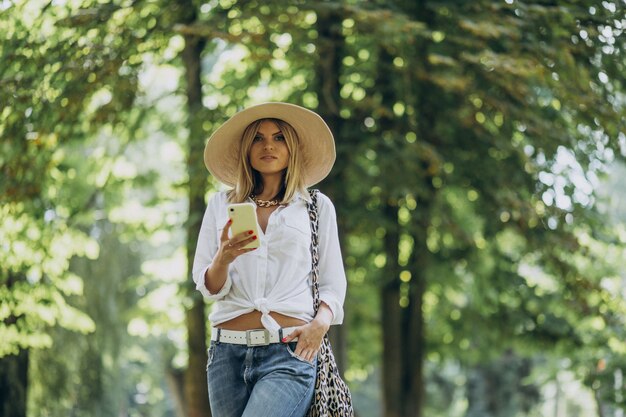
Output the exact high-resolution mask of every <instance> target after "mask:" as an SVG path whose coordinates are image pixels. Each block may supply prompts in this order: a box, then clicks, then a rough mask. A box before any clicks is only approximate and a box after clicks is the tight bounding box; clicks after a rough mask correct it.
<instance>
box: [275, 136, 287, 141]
mask: <svg viewBox="0 0 626 417" xmlns="http://www.w3.org/2000/svg"><path fill="white" fill-rule="evenodd" d="M275 139H276V140H281V141H282V140H285V137H284V136H283V135H278V136H276V137H275Z"/></svg>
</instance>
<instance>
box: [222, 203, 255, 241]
mask: <svg viewBox="0 0 626 417" xmlns="http://www.w3.org/2000/svg"><path fill="white" fill-rule="evenodd" d="M228 217H229V218H230V219H231V220H232V221H233V223H232V224H231V226H230V229H231V231H232V232H233V233H232V235H231V236H234V235H236V234H238V233H241V232H247V231H249V230H252V231H253V233H254V234H253V235H254V236H257V238H256V239H255V240H253V241H252V242H250V243H248V244H247V245H246V246H244V247H243V248H244V249H252V248H258V247H259V245H260V243H259V238H258V236H259V228H258V222H257V218H256V206H255V205H254V204H252V203H237V204H231V205H229V206H228Z"/></svg>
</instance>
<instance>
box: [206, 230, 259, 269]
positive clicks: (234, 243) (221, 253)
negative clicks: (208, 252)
mask: <svg viewBox="0 0 626 417" xmlns="http://www.w3.org/2000/svg"><path fill="white" fill-rule="evenodd" d="M232 223H233V221H232V220H228V222H226V225H225V226H224V230H222V235H221V236H220V248H219V249H218V250H217V253H216V254H215V259H214V262H217V263H218V264H219V265H222V266H226V265H228V264H230V263H231V262H233V261H234V260H235V259H237V257H239V256H241V255H243V254H244V253H248V252H250V251H253V250H255V249H256V248H251V249H244V248H243V247H244V246H246V245H247V244H248V243H250V242H252V241H254V240H256V239H258V237H257V236H256V235H254V232H253V231H252V230H248V231H247V232H241V233H238V234H236V235H235V236H233V237H232V238H229V237H228V231H229V230H230V226H231V224H232Z"/></svg>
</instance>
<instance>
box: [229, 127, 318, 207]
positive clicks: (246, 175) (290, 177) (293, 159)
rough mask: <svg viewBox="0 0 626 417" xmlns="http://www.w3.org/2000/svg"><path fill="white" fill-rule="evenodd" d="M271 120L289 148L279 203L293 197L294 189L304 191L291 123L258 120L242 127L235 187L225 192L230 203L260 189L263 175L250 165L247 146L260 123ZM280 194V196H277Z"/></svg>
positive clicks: (296, 139)
mask: <svg viewBox="0 0 626 417" xmlns="http://www.w3.org/2000/svg"><path fill="white" fill-rule="evenodd" d="M264 121H271V122H273V123H276V125H277V126H278V128H279V129H280V131H281V132H282V134H283V136H284V137H285V144H286V145H287V149H288V150H289V163H288V164H287V169H286V170H285V174H284V176H283V187H282V189H281V191H280V192H279V194H278V197H279V198H281V203H283V204H287V203H289V202H291V200H293V198H294V196H295V195H296V193H297V192H300V193H302V194H305V193H306V187H305V186H304V177H303V175H302V171H303V166H302V165H303V164H302V157H301V156H300V152H298V146H299V138H298V133H297V132H296V131H295V129H294V128H293V127H291V125H290V124H289V123H287V122H285V121H283V120H280V119H259V120H256V121H254V122H252V123H250V124H249V125H248V127H246V130H244V132H243V136H242V138H241V146H240V148H239V163H238V165H237V184H235V188H234V189H233V190H231V191H230V192H229V193H228V200H229V201H230V202H231V203H243V202H244V201H246V200H247V198H248V197H249V196H250V194H252V193H261V192H262V191H263V178H262V177H261V175H260V174H259V173H258V172H257V171H256V170H254V169H253V168H252V166H251V165H250V158H249V153H250V148H251V147H252V142H253V140H254V138H255V137H256V134H257V132H258V131H259V127H260V126H261V123H263V122H264ZM281 194H282V195H281Z"/></svg>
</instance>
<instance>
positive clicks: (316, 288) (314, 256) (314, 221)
mask: <svg viewBox="0 0 626 417" xmlns="http://www.w3.org/2000/svg"><path fill="white" fill-rule="evenodd" d="M318 192H319V191H318V190H309V194H310V196H311V202H310V203H307V210H308V212H309V220H310V221H311V260H312V267H311V277H312V281H313V308H314V310H315V314H317V310H318V309H319V307H320V283H319V278H320V269H319V233H318V224H319V219H318V216H317V195H318Z"/></svg>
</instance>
